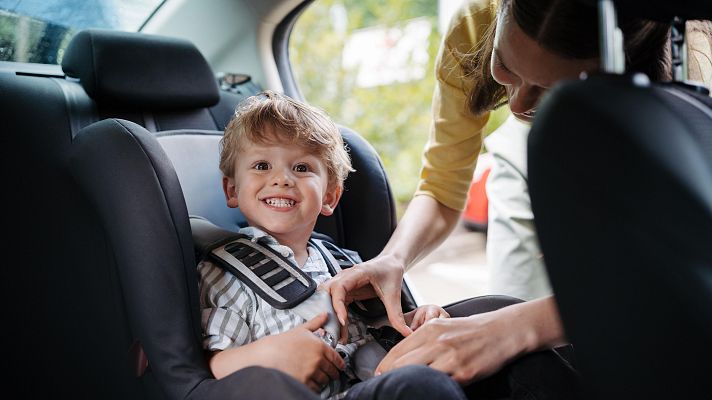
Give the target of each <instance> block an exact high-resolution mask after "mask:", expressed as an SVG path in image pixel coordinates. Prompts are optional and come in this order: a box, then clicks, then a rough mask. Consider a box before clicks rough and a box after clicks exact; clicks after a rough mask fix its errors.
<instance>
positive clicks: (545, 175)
mask: <svg viewBox="0 0 712 400" xmlns="http://www.w3.org/2000/svg"><path fill="white" fill-rule="evenodd" d="M601 99H606V101H605V102H603V101H601ZM528 157H529V158H528V164H529V188H530V193H531V201H532V209H533V212H534V216H535V224H536V229H537V233H538V236H539V241H540V243H541V248H542V251H543V254H544V257H545V260H546V267H547V271H548V273H549V277H550V280H551V284H552V288H553V290H554V293H555V296H556V300H557V303H558V306H559V310H560V312H561V317H562V320H563V324H564V328H565V330H566V334H567V337H568V338H569V340H571V341H572V343H573V345H574V348H575V349H576V358H577V368H578V369H579V370H580V372H581V374H582V377H583V379H584V381H585V382H586V384H587V389H588V392H589V394H590V398H593V399H631V398H632V399H670V398H705V397H708V396H709V385H708V379H709V361H710V360H712V346H711V345H710V344H711V343H712V307H710V305H712V186H711V183H712V99H710V98H709V97H707V96H705V95H700V94H697V93H695V92H691V91H688V90H686V89H684V88H681V87H676V86H674V85H654V86H651V87H646V86H641V85H637V84H634V83H633V80H632V79H628V78H624V77H617V76H600V77H592V78H589V79H588V80H587V81H582V82H571V83H567V84H564V85H561V86H559V87H558V88H556V89H554V90H552V91H551V93H550V95H549V96H547V98H546V101H544V102H543V104H542V105H541V108H540V109H539V112H538V113H537V119H536V121H535V122H534V125H533V126H532V130H531V132H530V136H529V150H528Z"/></svg>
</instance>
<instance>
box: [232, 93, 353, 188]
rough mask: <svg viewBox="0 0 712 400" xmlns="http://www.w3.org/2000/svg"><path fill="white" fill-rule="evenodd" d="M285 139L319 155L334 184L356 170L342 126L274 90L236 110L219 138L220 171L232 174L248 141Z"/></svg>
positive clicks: (244, 102) (342, 180)
mask: <svg viewBox="0 0 712 400" xmlns="http://www.w3.org/2000/svg"><path fill="white" fill-rule="evenodd" d="M269 128H271V129H269ZM282 139H284V140H287V141H288V142H290V143H292V144H295V145H297V146H299V147H302V148H305V149H307V151H309V152H310V153H311V154H315V155H316V156H318V157H319V158H320V159H321V160H322V161H323V162H324V164H325V165H326V169H327V172H328V176H329V186H331V187H333V185H337V186H342V185H343V183H344V180H345V179H346V176H347V175H348V174H349V172H351V171H354V169H353V168H352V167H351V159H350V158H349V154H348V152H347V151H346V147H345V145H344V140H343V139H342V138H341V134H340V133H339V128H337V127H336V124H335V123H334V122H333V121H332V120H331V119H330V118H329V117H328V116H327V115H326V113H324V112H323V111H322V110H320V109H318V108H316V107H313V106H310V105H308V104H305V103H302V102H299V101H296V100H294V99H292V98H289V97H287V96H285V95H282V94H279V93H276V92H273V91H271V90H266V91H264V92H262V93H260V94H258V95H255V96H252V97H250V98H248V99H246V100H245V101H243V102H242V103H241V104H240V105H239V106H238V107H237V110H235V115H234V116H233V118H232V119H231V120H230V122H229V123H228V125H227V127H226V128H225V135H224V136H223V138H222V140H221V141H220V171H222V173H223V175H225V176H233V174H234V172H235V161H236V160H237V157H238V156H239V153H240V152H241V151H242V150H244V149H245V146H246V144H247V143H259V144H269V143H274V142H275V141H278V140H282Z"/></svg>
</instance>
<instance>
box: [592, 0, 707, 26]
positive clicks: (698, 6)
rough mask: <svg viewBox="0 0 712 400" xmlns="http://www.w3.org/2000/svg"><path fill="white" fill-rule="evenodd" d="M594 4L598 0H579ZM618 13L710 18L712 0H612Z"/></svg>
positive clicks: (669, 18)
mask: <svg viewBox="0 0 712 400" xmlns="http://www.w3.org/2000/svg"><path fill="white" fill-rule="evenodd" d="M580 1H584V2H586V3H589V4H596V3H598V1H599V0H580ZM613 3H615V5H616V10H617V11H618V13H619V14H620V15H627V16H631V17H633V16H634V17H640V18H647V19H653V20H657V21H661V22H670V21H672V19H673V17H680V18H683V19H686V20H688V19H712V1H708V0H703V1H700V0H676V1H670V0H614V1H613Z"/></svg>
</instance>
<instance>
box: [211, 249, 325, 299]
mask: <svg viewBox="0 0 712 400" xmlns="http://www.w3.org/2000/svg"><path fill="white" fill-rule="evenodd" d="M259 242H260V241H259V240H253V239H250V238H249V237H248V236H246V235H238V237H237V239H235V240H232V241H230V242H228V243H226V244H222V245H219V246H218V247H215V248H214V249H212V250H211V251H210V256H211V258H212V259H213V260H215V261H216V262H218V263H219V265H221V266H222V267H223V268H225V269H226V270H228V271H230V272H231V273H232V274H233V275H235V276H236V277H237V278H239V279H240V280H241V281H242V282H244V283H245V284H246V285H247V286H249V287H250V289H252V290H253V291H254V292H255V293H256V294H257V295H259V296H260V297H262V298H263V299H264V300H265V301H267V302H268V303H269V304H270V305H271V306H272V307H274V308H276V309H279V310H285V309H290V308H294V307H295V306H296V305H297V304H299V303H301V302H302V301H304V300H306V299H307V298H309V296H311V295H312V294H313V293H314V291H316V282H314V280H313V279H311V277H309V276H308V275H307V274H306V273H304V271H302V270H301V269H299V268H297V267H295V266H294V265H292V263H291V262H290V261H289V260H288V259H287V258H285V257H284V256H282V255H281V254H279V253H277V252H276V251H274V250H272V249H271V248H270V247H269V246H268V245H263V244H261V243H259Z"/></svg>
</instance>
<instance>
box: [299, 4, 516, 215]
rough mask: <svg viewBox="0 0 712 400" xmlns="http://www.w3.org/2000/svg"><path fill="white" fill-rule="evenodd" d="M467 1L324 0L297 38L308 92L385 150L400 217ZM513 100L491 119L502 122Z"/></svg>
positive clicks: (302, 83) (309, 12) (305, 18)
mask: <svg viewBox="0 0 712 400" xmlns="http://www.w3.org/2000/svg"><path fill="white" fill-rule="evenodd" d="M460 4H461V0H441V1H439V2H436V1H432V0H379V1H362V0H350V1H344V0H320V1H315V2H313V3H312V5H310V6H309V7H308V8H307V9H306V10H305V11H304V12H303V14H302V15H301V16H300V17H299V19H298V20H297V22H296V24H295V26H294V28H293V31H292V35H291V37H290V44H289V46H290V47H289V52H290V61H291V65H292V70H293V73H294V77H295V80H296V82H297V85H298V86H299V88H300V91H301V92H302V95H303V96H304V98H305V99H306V100H307V101H308V102H310V103H312V104H315V105H317V106H319V107H321V108H323V109H324V110H326V111H327V112H328V113H329V114H330V115H331V116H332V117H333V118H334V119H335V120H336V121H337V122H339V123H341V124H344V125H346V126H348V127H350V128H352V129H354V130H356V131H357V132H359V133H360V134H361V135H363V136H364V137H365V138H366V139H367V140H368V141H369V142H370V143H371V144H372V145H373V146H374V147H375V148H376V150H377V151H378V153H379V154H380V156H381V158H382V160H383V163H384V166H385V168H386V172H387V173H388V177H389V180H390V182H391V186H392V189H393V191H394V196H395V198H396V202H397V207H398V212H399V214H398V215H399V216H400V215H401V214H402V212H403V210H404V209H405V205H406V204H407V202H408V201H409V200H410V198H411V196H412V194H413V192H414V191H415V187H416V185H417V183H418V175H419V174H418V171H419V170H420V165H421V151H422V149H423V146H424V145H425V141H426V140H427V136H428V132H429V129H430V128H429V127H430V121H431V114H430V101H431V98H432V94H433V89H434V82H435V81H434V79H435V76H434V72H433V70H434V65H435V57H436V54H437V50H438V47H439V45H440V40H441V38H442V35H443V33H444V30H445V29H446V28H447V24H448V22H449V19H450V18H451V16H452V13H453V12H454V11H455V10H456V9H457V7H459V6H460ZM507 114H508V110H507V109H506V107H503V108H501V109H500V110H498V111H497V112H495V113H494V114H493V115H492V117H491V118H490V123H489V125H488V127H487V128H486V133H489V132H490V131H491V130H493V129H494V128H496V127H497V126H499V125H500V124H501V123H502V122H503V121H504V119H506V116H507Z"/></svg>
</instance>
